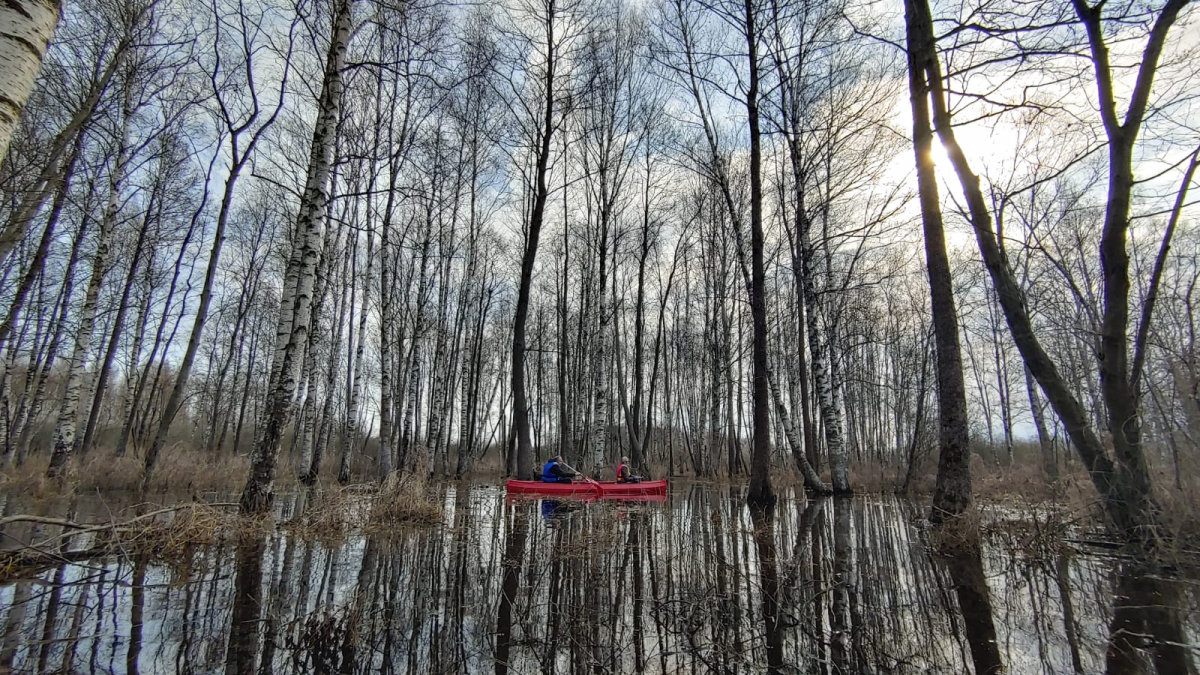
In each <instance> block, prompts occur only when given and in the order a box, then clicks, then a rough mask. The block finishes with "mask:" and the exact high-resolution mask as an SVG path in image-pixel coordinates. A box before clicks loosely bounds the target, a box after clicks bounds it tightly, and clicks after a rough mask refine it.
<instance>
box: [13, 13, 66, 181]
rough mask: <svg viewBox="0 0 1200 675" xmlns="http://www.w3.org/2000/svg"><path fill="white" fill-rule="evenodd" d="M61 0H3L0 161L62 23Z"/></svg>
mask: <svg viewBox="0 0 1200 675" xmlns="http://www.w3.org/2000/svg"><path fill="white" fill-rule="evenodd" d="M61 11H62V8H61V6H60V2H59V0H5V2H4V3H2V4H0V26H2V27H3V28H0V161H3V158H4V157H5V156H6V155H7V154H8V145H9V143H10V142H11V141H12V137H13V133H14V132H15V131H16V129H17V122H18V121H19V120H20V118H21V112H22V110H24V108H25V102H26V101H28V100H29V95H30V94H31V93H33V83H34V81H35V80H36V79H37V76H38V72H39V71H40V70H41V69H42V59H44V58H45V57H46V50H47V49H49V47H50V38H52V37H53V36H54V28H55V27H56V26H57V25H58V16H59V14H60V12H61Z"/></svg>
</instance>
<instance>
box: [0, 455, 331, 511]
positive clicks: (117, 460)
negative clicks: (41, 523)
mask: <svg viewBox="0 0 1200 675" xmlns="http://www.w3.org/2000/svg"><path fill="white" fill-rule="evenodd" d="M143 463H144V459H143V458H142V457H141V456H134V455H133V454H126V455H125V456H123V457H117V456H115V455H113V454H112V453H110V452H106V451H102V450H97V451H95V452H92V453H90V454H89V455H86V456H84V457H75V458H73V461H72V463H71V464H70V466H69V470H68V472H67V478H66V480H65V481H64V482H63V483H62V484H61V485H60V484H59V483H57V482H56V481H48V480H47V479H46V467H47V465H48V464H49V457H47V456H45V455H38V456H35V457H32V458H30V460H29V461H27V462H26V463H25V464H24V465H22V466H20V467H11V466H5V467H0V490H6V491H8V492H10V493H12V494H17V495H22V496H28V497H35V498H47V497H54V496H63V495H70V494H76V493H96V492H98V493H100V494H116V493H133V492H136V491H138V490H139V489H140V487H141V482H142V466H143ZM326 468H327V470H326V471H324V473H323V475H322V476H321V480H320V481H319V482H320V484H321V485H324V486H328V487H331V488H332V487H334V486H336V485H337V482H336V475H334V474H335V473H336V470H335V469H336V467H332V466H328V467H326ZM249 473H250V457H249V456H247V455H234V454H217V455H213V454H209V453H206V452H204V451H200V450H195V449H192V448H189V447H186V446H182V445H177V446H175V447H168V448H167V449H165V450H164V451H163V454H162V456H161V458H160V459H159V461H158V464H157V466H156V467H155V470H154V475H153V477H152V478H151V480H150V490H149V491H150V493H152V494H161V493H176V494H180V493H183V494H188V495H197V494H200V493H206V492H210V493H219V494H233V493H236V492H238V491H240V490H241V489H242V486H243V485H244V483H245V481H246V476H247V475H249ZM275 475H276V486H277V491H287V490H289V489H292V488H295V487H296V486H298V485H299V481H298V479H297V475H298V471H297V468H296V464H295V462H294V461H293V460H292V459H291V458H290V457H288V456H286V453H285V456H282V457H280V460H279V465H278V467H277V468H276V474H275Z"/></svg>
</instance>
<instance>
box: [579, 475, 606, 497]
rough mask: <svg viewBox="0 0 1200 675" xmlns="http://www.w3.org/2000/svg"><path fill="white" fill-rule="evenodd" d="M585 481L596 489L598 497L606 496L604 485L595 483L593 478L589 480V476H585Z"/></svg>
mask: <svg viewBox="0 0 1200 675" xmlns="http://www.w3.org/2000/svg"><path fill="white" fill-rule="evenodd" d="M583 481H584V482H585V483H590V484H591V486H592V487H594V488H596V494H597V495H603V494H604V486H603V485H601V484H600V483H599V482H597V481H594V480H592V479H591V478H589V477H587V476H584V477H583Z"/></svg>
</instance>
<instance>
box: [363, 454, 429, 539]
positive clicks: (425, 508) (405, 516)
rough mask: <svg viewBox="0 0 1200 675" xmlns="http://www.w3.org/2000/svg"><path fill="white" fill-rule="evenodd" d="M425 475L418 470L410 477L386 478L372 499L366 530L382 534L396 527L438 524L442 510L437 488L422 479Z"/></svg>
mask: <svg viewBox="0 0 1200 675" xmlns="http://www.w3.org/2000/svg"><path fill="white" fill-rule="evenodd" d="M428 475H429V472H428V471H427V470H425V469H424V468H423V467H417V469H416V470H415V471H412V472H411V473H406V474H399V473H394V474H392V475H390V476H388V477H387V479H386V480H384V482H383V485H381V486H380V487H379V491H378V492H377V493H375V496H374V497H373V500H372V503H371V508H370V510H369V513H368V514H367V519H366V524H365V529H366V530H367V531H370V532H381V531H386V530H390V529H392V528H394V527H396V526H399V525H415V526H431V525H437V524H440V523H441V522H442V517H443V515H444V514H445V507H444V505H443V504H442V500H441V498H440V496H439V493H438V490H437V489H436V487H435V486H433V485H431V484H430V483H429V481H428V480H427V479H426V478H425V477H426V476H428Z"/></svg>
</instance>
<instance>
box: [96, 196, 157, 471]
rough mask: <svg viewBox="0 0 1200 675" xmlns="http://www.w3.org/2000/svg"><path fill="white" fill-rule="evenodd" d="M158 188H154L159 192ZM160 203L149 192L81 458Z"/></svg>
mask: <svg viewBox="0 0 1200 675" xmlns="http://www.w3.org/2000/svg"><path fill="white" fill-rule="evenodd" d="M158 187H159V185H157V184H156V185H155V188H158ZM160 203H161V195H159V194H157V190H152V191H151V194H150V201H149V203H148V204H147V205H146V215H145V218H144V219H143V220H142V226H141V228H139V229H138V234H137V240H136V241H135V242H134V245H133V254H132V256H131V260H130V261H129V272H128V273H127V274H126V275H125V285H124V286H123V287H122V289H121V299H120V301H119V302H118V303H117V316H116V317H115V318H114V319H113V325H112V335H111V336H110V337H109V339H108V349H106V350H105V352H104V360H103V361H102V362H101V364H100V372H99V373H97V375H96V386H95V392H94V393H93V395H92V407H91V411H90V412H89V413H88V417H87V425H86V426H85V427H84V431H83V441H82V442H81V443H80V444H79V452H80V454H84V455H86V454H87V453H88V450H90V449H91V445H92V441H93V439H94V438H95V434H96V424H97V422H98V420H99V417H100V405H101V404H102V403H103V402H104V395H105V390H107V389H108V377H109V374H110V373H111V372H112V365H113V361H114V360H115V359H116V356H117V346H118V344H119V343H120V339H121V331H122V329H123V328H124V326H125V314H126V313H127V312H128V311H129V295H130V293H131V291H132V290H133V282H134V279H135V278H136V277H137V272H138V268H139V265H138V263H139V262H140V261H141V258H142V249H143V247H144V245H145V243H146V231H147V230H148V229H149V228H150V225H151V222H152V220H154V219H157V218H159V217H161V213H159V212H158V211H159V204H160Z"/></svg>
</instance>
